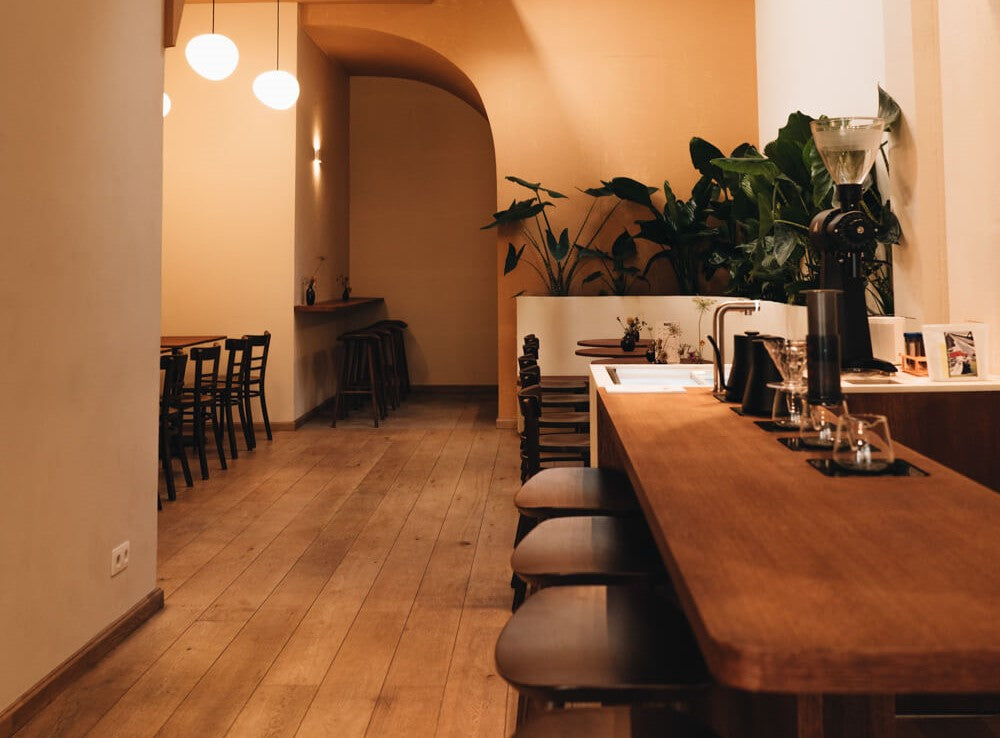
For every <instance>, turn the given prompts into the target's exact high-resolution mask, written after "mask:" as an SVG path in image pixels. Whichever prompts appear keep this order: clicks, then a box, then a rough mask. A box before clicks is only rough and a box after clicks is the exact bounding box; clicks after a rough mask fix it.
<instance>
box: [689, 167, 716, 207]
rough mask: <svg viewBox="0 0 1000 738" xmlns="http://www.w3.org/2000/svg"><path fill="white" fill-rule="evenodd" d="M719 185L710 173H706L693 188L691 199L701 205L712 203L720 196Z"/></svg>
mask: <svg viewBox="0 0 1000 738" xmlns="http://www.w3.org/2000/svg"><path fill="white" fill-rule="evenodd" d="M719 194H720V191H719V185H717V184H716V183H715V180H714V179H712V177H709V176H708V175H704V176H703V177H701V178H700V179H699V180H698V181H697V182H695V184H694V187H692V188H691V199H692V200H694V201H695V202H696V203H698V206H699V207H708V206H710V205H712V204H713V203H714V202H715V201H716V200H717V199H718V197H719Z"/></svg>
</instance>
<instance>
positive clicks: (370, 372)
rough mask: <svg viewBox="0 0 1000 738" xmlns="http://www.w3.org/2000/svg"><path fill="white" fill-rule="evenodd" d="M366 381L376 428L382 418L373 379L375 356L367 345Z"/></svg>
mask: <svg viewBox="0 0 1000 738" xmlns="http://www.w3.org/2000/svg"><path fill="white" fill-rule="evenodd" d="M368 380H369V382H370V383H371V391H372V418H374V420H375V427H376V428H378V423H379V420H380V419H381V418H382V417H384V416H382V412H381V405H382V403H381V402H380V399H379V391H378V380H377V379H376V377H375V356H374V355H373V353H372V346H371V344H370V343H369V344H368Z"/></svg>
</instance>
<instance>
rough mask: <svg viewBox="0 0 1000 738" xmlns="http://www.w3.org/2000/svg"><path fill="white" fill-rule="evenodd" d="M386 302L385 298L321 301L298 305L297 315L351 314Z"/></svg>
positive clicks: (296, 308)
mask: <svg viewBox="0 0 1000 738" xmlns="http://www.w3.org/2000/svg"><path fill="white" fill-rule="evenodd" d="M381 302H385V298H384V297H352V298H351V299H350V300H321V301H320V302H317V303H316V304H315V305H296V306H295V312H297V313H349V312H351V311H352V310H355V309H357V308H360V307H364V306H365V305H377V304H378V303H381Z"/></svg>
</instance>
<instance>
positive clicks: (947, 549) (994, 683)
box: [598, 389, 1000, 694]
mask: <svg viewBox="0 0 1000 738" xmlns="http://www.w3.org/2000/svg"><path fill="white" fill-rule="evenodd" d="M599 397H600V403H601V406H600V407H599V409H598V418H599V424H598V425H599V433H600V434H601V435H600V445H601V463H602V466H612V467H621V468H624V469H625V470H626V471H627V472H628V474H629V476H630V478H631V479H632V482H633V485H634V486H635V488H636V492H637V494H638V495H639V498H640V501H641V503H642V506H643V509H644V510H645V512H646V516H647V519H648V521H649V524H650V528H651V529H652V531H653V534H654V537H655V538H656V540H657V545H658V546H659V547H660V550H661V553H662V554H663V556H664V560H665V562H666V564H667V567H668V569H669V570H670V572H671V576H672V578H673V579H674V581H675V584H676V586H677V589H678V591H679V594H680V596H681V600H682V602H683V604H684V607H685V610H686V612H687V613H688V616H689V619H690V620H691V622H692V625H693V627H694V629H695V632H696V634H697V636H698V639H699V643H700V645H701V647H702V651H703V653H704V654H705V657H706V660H707V661H708V664H709V667H710V668H711V670H712V673H713V674H714V675H715V677H716V678H717V679H718V680H719V681H720V682H722V683H724V684H727V685H729V686H732V687H737V688H740V689H746V690H753V691H769V692H786V693H788V692H791V693H800V694H801V693H838V692H840V693H869V694H874V693H882V694H888V693H895V692H932V691H936V692H962V691H965V692H977V691H980V692H995V691H998V690H1000V496H998V495H996V494H994V493H993V492H992V491H990V490H989V489H987V488H986V487H983V486H981V485H979V484H977V483H976V482H973V481H972V480H970V479H968V478H966V477H963V476H961V475H959V474H957V473H955V472H953V471H951V470H949V469H947V468H945V467H943V466H941V465H940V464H937V463H936V462H934V461H932V460H930V459H928V458H926V457H924V456H921V455H920V454H917V453H916V452H914V451H912V450H910V449H908V448H906V447H904V446H899V447H898V449H897V456H898V457H899V458H902V459H905V460H907V461H910V462H911V463H914V464H916V465H917V466H919V467H920V468H922V469H924V470H925V471H927V472H929V473H930V476H929V477H924V478H915V477H906V478H898V477H873V478H864V477H840V478H835V477H834V478H831V477H825V476H823V475H822V474H820V473H819V472H817V471H816V470H814V469H813V468H811V467H810V466H809V465H808V464H807V463H806V462H805V459H807V458H810V457H814V456H818V455H819V454H814V453H810V452H793V451H791V450H789V449H787V448H785V447H784V446H782V445H781V444H779V443H778V442H777V440H776V438H777V437H778V435H779V434H774V433H767V432H765V431H763V430H761V429H760V428H758V427H757V426H755V425H754V424H753V422H752V419H748V418H741V417H739V416H737V415H736V414H735V413H733V412H731V410H730V409H729V406H728V405H725V404H723V403H720V402H718V401H717V400H715V399H714V398H713V397H712V396H711V395H710V394H709V393H708V391H706V390H691V391H688V392H686V393H683V394H661V395H650V394H645V395H609V394H607V393H606V392H605V391H604V390H603V389H602V390H600V394H599Z"/></svg>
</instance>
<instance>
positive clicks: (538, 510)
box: [514, 467, 641, 518]
mask: <svg viewBox="0 0 1000 738" xmlns="http://www.w3.org/2000/svg"><path fill="white" fill-rule="evenodd" d="M514 504H515V505H517V508H518V510H520V511H521V513H522V514H523V515H527V516H529V517H533V518H553V517H561V516H564V515H638V514H640V512H641V511H640V510H639V504H638V502H636V499H635V494H634V493H633V491H632V485H631V484H629V481H628V477H626V476H625V475H624V474H622V473H621V472H616V471H610V470H608V469H594V468H589V467H586V468H569V467H567V468H558V469H543V470H542V471H540V472H539V473H538V474H536V475H535V476H533V477H532V478H531V479H529V480H528V481H527V482H525V483H524V485H523V486H522V487H521V489H520V490H518V492H517V494H515V495H514Z"/></svg>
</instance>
